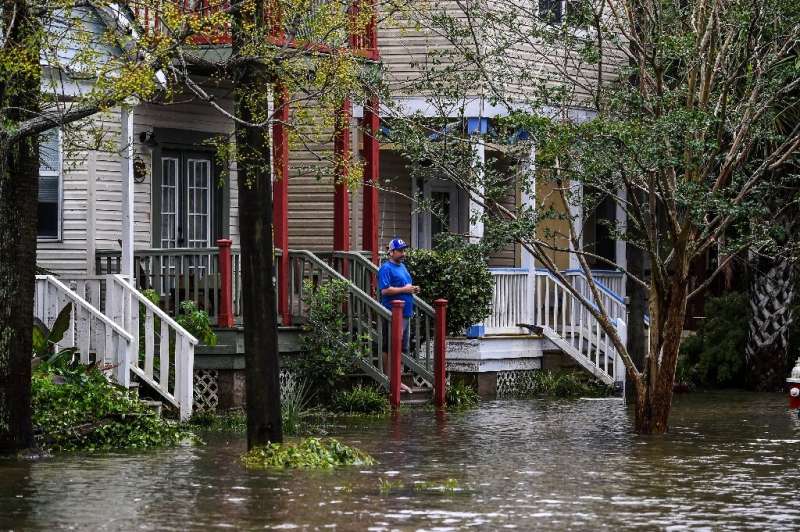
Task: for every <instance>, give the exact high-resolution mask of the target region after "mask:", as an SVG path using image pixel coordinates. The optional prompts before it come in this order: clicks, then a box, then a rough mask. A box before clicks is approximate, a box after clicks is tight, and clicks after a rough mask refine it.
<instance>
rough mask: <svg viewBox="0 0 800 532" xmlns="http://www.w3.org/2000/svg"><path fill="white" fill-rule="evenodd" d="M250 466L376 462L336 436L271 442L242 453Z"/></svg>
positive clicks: (317, 466)
mask: <svg viewBox="0 0 800 532" xmlns="http://www.w3.org/2000/svg"><path fill="white" fill-rule="evenodd" d="M242 463H243V464H244V465H245V467H248V468H251V469H267V468H293V469H301V468H302V469H306V468H308V469H331V468H333V467H337V466H348V465H373V464H374V463H375V460H374V459H373V458H372V457H371V456H370V455H368V454H366V453H364V452H362V451H359V450H358V449H355V448H353V447H349V446H347V445H345V444H343V443H342V442H340V441H339V440H336V439H333V438H324V439H319V438H306V439H304V440H302V441H300V442H299V443H270V444H268V445H264V446H261V447H256V448H254V449H252V450H250V451H248V452H247V453H246V454H245V455H244V456H242Z"/></svg>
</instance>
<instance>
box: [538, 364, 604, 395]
mask: <svg viewBox="0 0 800 532" xmlns="http://www.w3.org/2000/svg"><path fill="white" fill-rule="evenodd" d="M529 390H530V392H529V393H530V394H531V395H534V396H544V397H559V398H577V397H607V396H609V395H611V393H612V391H613V390H612V389H611V388H610V387H609V386H606V385H605V384H603V383H602V382H600V381H598V380H596V379H593V378H592V377H590V376H588V375H586V374H585V373H578V372H575V371H549V370H540V371H536V372H534V373H533V375H532V376H531V382H530V383H529Z"/></svg>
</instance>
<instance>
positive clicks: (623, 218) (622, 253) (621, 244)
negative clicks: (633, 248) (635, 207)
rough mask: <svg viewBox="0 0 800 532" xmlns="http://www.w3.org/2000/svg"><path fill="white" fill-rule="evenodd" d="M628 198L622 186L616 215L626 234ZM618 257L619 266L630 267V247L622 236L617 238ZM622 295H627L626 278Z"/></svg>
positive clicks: (618, 228)
mask: <svg viewBox="0 0 800 532" xmlns="http://www.w3.org/2000/svg"><path fill="white" fill-rule="evenodd" d="M627 198H628V192H627V191H626V190H625V189H624V188H621V189H620V190H619V192H617V200H616V206H617V212H616V216H615V222H616V227H617V230H618V231H619V232H621V233H622V234H625V233H626V231H627V228H628V215H627V213H626V212H625V209H624V208H623V205H624V202H625V201H626V200H627ZM615 245H616V257H617V260H616V262H617V266H619V267H621V268H625V269H627V268H628V247H627V244H626V242H625V241H624V240H622V239H621V238H617V240H616V244H615ZM619 295H620V296H622V297H623V298H624V297H625V296H626V295H627V291H626V289H625V279H623V280H622V287H621V289H620V294H619Z"/></svg>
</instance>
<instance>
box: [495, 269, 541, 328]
mask: <svg viewBox="0 0 800 532" xmlns="http://www.w3.org/2000/svg"><path fill="white" fill-rule="evenodd" d="M492 278H493V279H494V293H493V295H492V313H491V314H490V315H489V317H488V318H486V320H484V322H483V325H484V327H485V331H484V332H485V333H486V334H524V333H526V332H527V331H526V330H525V329H522V328H520V327H518V324H520V323H527V324H533V323H534V315H533V310H534V305H533V301H532V297H533V294H534V291H533V280H534V276H532V275H528V270H525V269H518V268H496V269H492Z"/></svg>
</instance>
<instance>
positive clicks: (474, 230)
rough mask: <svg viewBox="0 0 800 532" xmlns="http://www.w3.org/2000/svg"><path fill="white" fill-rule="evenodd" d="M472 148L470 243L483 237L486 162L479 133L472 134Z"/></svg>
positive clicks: (483, 146)
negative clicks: (472, 175)
mask: <svg viewBox="0 0 800 532" xmlns="http://www.w3.org/2000/svg"><path fill="white" fill-rule="evenodd" d="M472 149H473V151H474V153H475V155H474V157H473V159H472V160H473V168H474V169H475V173H476V178H477V179H476V185H477V187H476V188H477V193H476V192H473V191H470V194H469V195H470V199H469V241H470V242H472V243H476V242H480V240H481V239H482V238H483V219H482V218H481V217H482V216H483V205H482V204H483V201H482V198H481V197H480V196H482V195H483V190H484V187H483V166H484V165H485V164H486V145H485V144H484V143H483V139H481V137H480V135H479V134H476V135H474V136H473V144H472Z"/></svg>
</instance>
